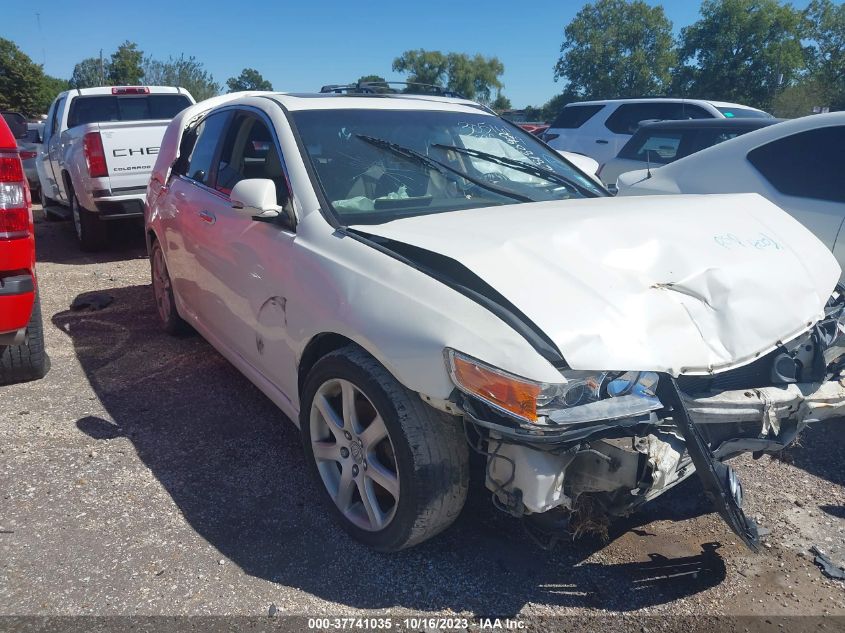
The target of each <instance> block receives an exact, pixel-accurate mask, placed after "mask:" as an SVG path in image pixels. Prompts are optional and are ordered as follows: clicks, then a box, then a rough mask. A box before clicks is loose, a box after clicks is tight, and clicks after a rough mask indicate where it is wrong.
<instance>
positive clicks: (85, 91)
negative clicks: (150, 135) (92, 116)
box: [62, 86, 186, 97]
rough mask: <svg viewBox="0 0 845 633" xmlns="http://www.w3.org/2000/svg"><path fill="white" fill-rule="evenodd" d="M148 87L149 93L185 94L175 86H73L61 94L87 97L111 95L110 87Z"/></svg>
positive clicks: (129, 95)
mask: <svg viewBox="0 0 845 633" xmlns="http://www.w3.org/2000/svg"><path fill="white" fill-rule="evenodd" d="M113 87H115V88H140V87H143V88H149V90H150V92H149V94H185V93H186V90H185V89H184V88H176V87H174V86H98V87H96V88H74V89H73V90H66V91H65V92H63V93H62V94H67V95H71V96H77V97H87V96H89V95H111V94H113V93H112V88H113ZM119 96H121V97H143V96H144V94H126V95H119Z"/></svg>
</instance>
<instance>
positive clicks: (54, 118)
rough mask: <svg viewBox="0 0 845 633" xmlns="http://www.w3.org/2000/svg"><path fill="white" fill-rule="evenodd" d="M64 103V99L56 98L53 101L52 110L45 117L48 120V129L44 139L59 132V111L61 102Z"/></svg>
mask: <svg viewBox="0 0 845 633" xmlns="http://www.w3.org/2000/svg"><path fill="white" fill-rule="evenodd" d="M63 103H64V99H56V100H55V101H54V102H53V107H52V110H51V111H50V114H49V116H48V118H47V120H48V121H49V126H50V129H49V130H48V132H47V134H46V135H45V137H44V140H45V141H46V140H47V139H48V138H51V137H53V136H54V135H56V134H58V132H59V128H58V126H59V111H60V110H61V109H62V104H63Z"/></svg>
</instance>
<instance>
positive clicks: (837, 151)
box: [617, 112, 845, 268]
mask: <svg viewBox="0 0 845 633" xmlns="http://www.w3.org/2000/svg"><path fill="white" fill-rule="evenodd" d="M843 169H845V112H835V113H831V114H819V115H814V116H806V117H802V118H799V119H792V120H790V121H784V122H783V123H778V124H776V125H772V126H771V127H767V128H764V129H761V130H755V131H754V132H749V133H748V134H745V135H743V136H740V137H738V138H734V139H731V140H729V141H725V142H724V143H722V144H720V145H717V146H715V147H711V148H708V149H705V150H703V151H701V152H698V153H696V154H693V155H691V156H687V157H685V158H682V159H680V160H677V161H675V162H674V163H671V164H669V165H666V166H665V167H660V168H659V169H652V170H650V171H649V170H645V169H642V170H637V171H631V172H628V173H626V174H622V175H621V176H620V177H619V179H618V181H617V187H618V190H619V195H620V196H645V195H653V194H677V193H740V192H755V193H759V194H760V195H762V196H765V197H766V198H768V199H769V200H771V201H772V202H774V203H775V204H776V205H778V206H779V207H780V208H781V209H783V210H784V211H786V212H787V213H789V214H790V215H791V216H792V217H794V218H795V219H797V220H799V221H800V222H801V223H802V224H803V225H804V226H806V227H807V228H808V229H810V230H811V231H812V232H813V233H815V235H816V237H818V238H819V239H820V240H821V241H822V242H824V244H825V246H827V247H828V248H829V249H830V250H832V251H833V254H834V255H835V256H836V259H837V261H838V262H839V265H840V266H841V267H842V268H845V235H843V233H842V225H843V221H845V175H843Z"/></svg>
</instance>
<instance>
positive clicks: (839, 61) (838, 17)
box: [804, 0, 845, 110]
mask: <svg viewBox="0 0 845 633" xmlns="http://www.w3.org/2000/svg"><path fill="white" fill-rule="evenodd" d="M804 17H805V19H806V33H805V36H806V37H807V38H808V39H809V40H811V46H810V49H809V51H808V52H809V60H808V68H809V76H810V81H812V82H813V85H815V86H816V88H817V89H818V90H819V91H820V94H819V95H818V98H819V99H820V100H821V102H820V103H816V104H814V105H826V106H831V107H832V108H836V109H838V110H841V109H845V5H843V4H838V5H837V4H834V3H833V2H831V0H813V1H812V2H811V3H810V5H809V6H808V7H807V10H806V11H805V13H804Z"/></svg>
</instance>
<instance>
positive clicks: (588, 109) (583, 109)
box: [543, 103, 608, 156]
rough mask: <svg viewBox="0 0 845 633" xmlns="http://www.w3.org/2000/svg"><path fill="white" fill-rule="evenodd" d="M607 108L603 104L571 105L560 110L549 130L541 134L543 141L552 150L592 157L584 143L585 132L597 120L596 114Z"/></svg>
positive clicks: (590, 148)
mask: <svg viewBox="0 0 845 633" xmlns="http://www.w3.org/2000/svg"><path fill="white" fill-rule="evenodd" d="M607 107H608V106H606V105H604V104H577V103H576V104H571V105H568V106H566V107H565V108H564V109H563V110H561V112H560V114H558V115H557V117H555V120H554V121H552V124H551V125H550V126H549V129H548V130H546V131H545V132H544V133H543V139H544V140H545V141H546V142H547V143H548V144H549V145H550V146H551V147H553V148H555V149H558V150H563V151H566V152H577V153H579V154H586V155H587V156H592V154H591V153H590V152H589V151H585V150H587V149H589V150H591V151H592V149H593V148H592V147H591V146H589V147H588V146H587V145H586V144H585V141H584V136H585V134H589V133H588V132H587V130H588V129H589V128H591V127H592V126H593V121H595V120H596V119H598V118H599V117H598V114H599V113H600V112H602V111H603V110H605V109H606V108H607Z"/></svg>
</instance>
